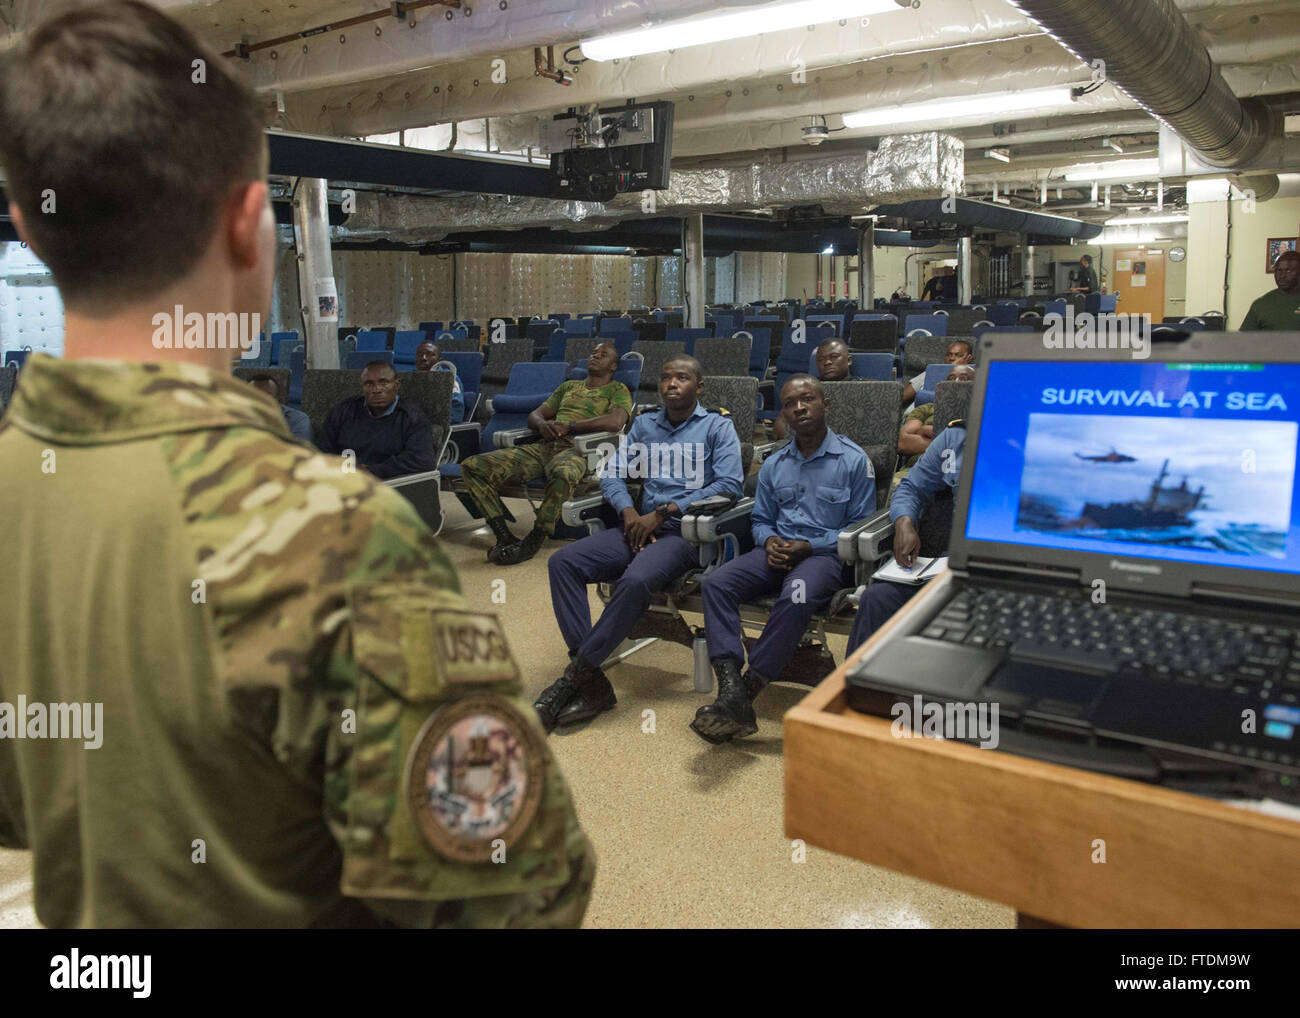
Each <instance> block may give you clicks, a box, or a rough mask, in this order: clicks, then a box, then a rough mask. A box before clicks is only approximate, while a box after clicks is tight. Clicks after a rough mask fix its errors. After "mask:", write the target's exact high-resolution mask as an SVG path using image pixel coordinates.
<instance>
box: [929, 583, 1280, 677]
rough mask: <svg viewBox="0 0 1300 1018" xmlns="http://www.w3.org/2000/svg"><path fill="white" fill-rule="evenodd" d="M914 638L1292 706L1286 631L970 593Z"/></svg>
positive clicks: (1052, 599) (1055, 597)
mask: <svg viewBox="0 0 1300 1018" xmlns="http://www.w3.org/2000/svg"><path fill="white" fill-rule="evenodd" d="M921 635H922V636H924V637H929V638H930V639H935V640H944V641H947V642H950V643H960V644H964V645H966V646H970V647H988V648H992V649H1006V650H1007V651H1008V652H1009V653H1010V654H1011V656H1012V657H1013V658H1016V657H1023V658H1025V659H1028V660H1041V661H1044V662H1050V663H1052V664H1055V665H1058V666H1060V667H1069V666H1070V665H1071V664H1077V665H1078V666H1079V667H1082V668H1085V669H1087V670H1092V671H1102V672H1115V673H1119V674H1125V673H1127V674H1139V675H1145V676H1147V677H1148V678H1154V679H1168V680H1170V681H1173V682H1183V683H1192V684H1196V685H1203V686H1207V687H1210V688H1213V689H1231V690H1233V691H1234V692H1237V693H1241V694H1252V693H1253V694H1255V695H1258V696H1262V697H1263V698H1264V699H1272V700H1276V701H1279V702H1284V703H1300V631H1297V630H1295V629H1288V628H1285V627H1279V626H1266V625H1257V624H1251V623H1246V622H1238V621H1233V620H1230V619H1216V618H1210V617H1207V616H1203V615H1190V614H1182V613H1178V612H1163V611H1157V610H1152V609H1146V608H1140V607H1130V606H1124V605H1115V604H1110V605H1098V604H1093V603H1092V601H1091V600H1090V599H1089V598H1088V597H1087V596H1086V595H1084V594H1080V595H1073V596H1066V595H1065V594H1045V593H1044V594H1038V593H1025V592H1021V591H1013V590H1002V589H997V588H984V589H979V588H975V589H967V590H963V591H959V592H958V594H957V596H956V597H954V598H953V600H951V601H950V602H948V604H947V605H946V606H945V607H944V609H943V611H942V612H941V613H940V614H939V615H938V616H937V617H936V618H935V619H934V620H933V621H932V622H931V623H930V625H929V626H927V627H926V628H925V629H924V630H923V631H922V633H921Z"/></svg>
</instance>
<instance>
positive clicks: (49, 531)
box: [0, 2, 594, 928]
mask: <svg viewBox="0 0 1300 1018" xmlns="http://www.w3.org/2000/svg"><path fill="white" fill-rule="evenodd" d="M196 55H198V56H201V57H202V58H203V59H204V60H206V81H205V82H204V83H203V85H202V86H201V87H196V86H195V85H194V84H193V83H192V81H191V74H192V66H191V61H193V60H194V59H195V57H196ZM11 58H12V61H11V64H10V65H9V66H8V67H7V68H6V71H7V73H6V80H5V81H3V82H2V83H0V85H2V87H0V121H2V122H3V123H4V124H5V126H6V130H5V132H4V135H3V137H0V164H3V166H4V169H5V171H6V175H7V178H8V187H9V189H10V195H11V196H12V199H13V205H11V209H12V210H13V213H14V219H15V223H16V225H17V228H18V230H19V231H20V233H21V234H22V236H23V237H24V239H26V240H27V241H28V242H29V243H30V244H31V245H32V246H33V248H35V249H36V250H37V251H38V252H39V253H40V255H41V256H42V258H44V260H45V261H46V262H47V264H49V265H50V268H51V270H52V272H53V274H54V278H55V281H56V282H57V283H58V285H59V288H60V291H61V294H62V297H63V300H64V304H65V309H66V323H67V324H66V351H65V352H66V359H64V360H55V359H53V358H50V357H45V356H36V357H33V358H32V359H31V361H30V362H29V363H28V365H27V367H26V370H25V371H24V373H23V378H22V382H21V384H20V386H19V388H18V390H17V392H16V393H15V396H14V400H13V403H12V405H11V406H10V408H9V412H8V415H7V416H6V417H5V418H4V420H3V423H2V424H0V476H3V477H4V479H5V482H4V484H3V485H0V515H2V516H3V518H4V520H5V523H6V527H7V529H8V532H9V535H10V539H11V541H12V545H11V555H10V558H9V562H8V565H9V572H8V574H7V577H6V582H5V584H4V585H3V586H0V845H3V846H5V847H10V848H22V849H30V850H31V851H32V853H33V855H34V857H35V859H34V862H35V865H34V873H35V899H36V912H37V915H38V916H39V917H40V919H41V920H42V922H44V923H45V924H46V925H49V926H68V927H73V926H75V927H93V926H110V927H123V926H149V927H170V926H223V927H232V926H242V927H301V926H385V925H400V926H414V927H424V928H428V927H434V926H575V925H577V924H578V923H579V922H580V921H581V919H582V916H583V913H584V911H585V908H586V902H587V900H588V897H589V894H590V888H591V882H592V876H593V872H594V856H593V854H592V851H591V848H590V845H589V844H588V842H587V839H586V837H585V836H584V835H583V832H582V829H581V828H580V827H579V825H578V823H577V819H576V817H575V815H574V811H573V806H572V803H571V801H570V799H569V794H568V790H567V788H566V785H565V782H564V778H563V776H562V775H561V773H560V771H559V769H558V767H557V766H556V765H555V762H554V760H553V759H552V758H551V757H550V755H549V753H548V752H547V748H546V743H545V738H544V736H543V734H542V731H541V729H540V727H539V726H538V724H537V720H536V717H535V716H534V715H533V712H532V711H531V709H530V708H529V706H528V704H527V702H526V701H524V700H521V699H520V698H519V696H518V692H519V688H520V683H519V675H518V670H517V668H516V667H515V664H514V661H513V660H512V658H511V656H510V652H509V649H508V648H507V647H506V644H505V641H504V637H503V635H502V633H501V629H500V625H499V623H498V622H497V620H496V618H495V617H494V616H490V615H481V614H477V613H472V612H468V611H466V606H465V603H464V600H463V599H462V597H461V596H460V593H459V589H458V584H457V580H456V576H455V574H454V573H453V571H452V569H451V567H450V565H449V564H448V562H447V559H446V557H445V556H444V555H443V553H442V551H441V549H440V547H439V546H438V543H437V541H436V540H435V539H434V538H433V536H432V535H431V534H430V533H429V531H428V529H427V528H426V527H425V526H424V525H423V524H422V523H421V522H420V520H419V519H418V517H417V516H416V515H415V513H414V511H413V510H412V509H411V508H410V507H409V506H408V505H407V503H406V502H405V500H403V499H402V498H401V497H400V496H399V495H397V494H396V493H395V492H393V491H391V490H390V489H388V488H386V487H384V486H383V485H381V484H379V483H378V482H376V481H375V480H374V479H373V478H371V477H368V476H367V475H365V474H363V473H358V472H352V471H349V470H348V469H347V468H346V466H345V462H344V461H343V460H340V459H338V458H336V457H332V456H325V455H322V454H319V453H317V452H315V451H314V450H312V449H309V448H307V447H305V446H303V445H301V444H298V443H294V442H291V441H290V440H289V432H288V430H287V429H286V427H285V424H284V420H283V418H282V416H281V414H280V411H279V408H278V407H277V406H276V404H275V403H274V401H273V400H271V399H270V398H269V397H267V396H265V395H264V394H261V393H259V392H257V391H255V390H254V389H252V388H251V387H249V386H246V385H244V384H243V383H241V382H239V381H237V380H236V379H234V378H233V377H231V376H230V374H229V371H228V364H229V359H230V356H231V354H230V352H229V350H228V349H227V350H222V349H212V348H211V347H210V346H209V347H206V348H185V349H176V350H171V349H168V350H159V349H156V348H155V343H154V342H151V338H152V339H155V340H156V338H157V336H156V334H155V336H153V337H151V334H150V333H151V326H150V321H151V315H153V314H154V313H155V312H154V309H155V306H157V309H158V313H166V314H170V313H171V310H172V307H173V306H174V305H175V304H181V305H183V306H186V307H190V308H194V309H195V310H200V309H201V310H202V311H209V310H217V309H222V310H230V309H234V310H235V311H237V312H239V313H251V312H252V311H253V310H254V309H260V308H264V307H265V306H266V305H267V304H268V303H269V297H270V287H271V282H272V276H273V271H274V270H273V262H274V250H275V247H274V219H273V217H272V215H271V211H270V207H269V204H268V201H267V188H266V184H265V182H264V180H263V178H264V176H265V173H266V150H265V142H264V140H263V137H262V129H261V124H260V121H259V118H258V116H257V114H256V107H255V105H254V102H253V99H252V96H251V94H250V93H249V92H248V91H247V90H246V89H245V88H244V86H242V85H240V84H239V83H237V82H236V81H235V79H234V78H232V77H231V76H230V75H229V73H228V72H227V71H226V70H225V65H224V63H223V62H222V61H221V59H220V58H219V57H217V56H216V55H214V54H212V53H210V52H209V51H208V50H206V49H205V48H203V47H202V46H201V45H200V44H199V43H197V41H196V40H195V39H194V38H193V37H192V36H191V35H190V34H189V33H188V32H187V31H185V30H184V29H182V28H180V27H179V26H177V25H176V24H174V23H173V22H171V21H170V20H168V19H167V18H165V17H164V16H163V15H161V14H159V13H158V12H157V11H155V10H154V9H152V8H150V7H147V6H145V5H143V4H138V3H131V2H124V3H109V4H105V5H103V6H101V7H96V8H93V9H89V10H83V11H80V12H76V13H73V14H70V15H68V16H65V17H62V18H58V19H55V20H53V21H50V22H47V23H46V24H45V25H43V26H41V27H39V28H37V29H36V30H35V31H33V33H32V34H31V35H29V36H28V37H27V39H26V40H25V41H24V42H23V43H21V44H20V46H19V47H18V48H17V50H16V51H15V52H13V53H11ZM157 109H165V110H167V111H168V116H167V117H166V118H158V117H156V116H154V115H153V112H152V111H154V110H157ZM213 137H220V138H222V139H223V144H222V145H221V146H219V147H218V148H216V149H214V148H213V147H212V146H211V145H202V144H199V145H195V144H193V142H194V141H195V139H196V138H197V139H204V138H213ZM109 153H111V154H112V158H109ZM73 155H76V156H77V157H78V158H75V159H74V158H72V156H73ZM46 187H53V188H56V190H57V193H58V195H59V211H58V214H57V215H49V216H43V215H42V214H41V212H40V211H39V209H40V201H41V198H40V192H41V189H43V188H46ZM154 203H157V208H167V209H184V210H185V215H184V217H182V218H180V219H178V218H177V217H176V216H172V217H171V218H170V219H169V221H168V224H167V228H166V229H157V228H156V223H157V222H158V219H157V217H156V215H150V213H151V212H156V209H155V208H154ZM90 208H93V209H95V210H96V214H97V215H96V218H95V219H93V220H91V221H90V225H87V220H86V219H85V218H83V215H82V214H83V213H84V212H85V211H86V210H87V209H90ZM142 224H145V225H147V229H146V228H145V226H144V225H142ZM110 251H111V253H112V254H113V255H114V257H111V258H110V257H108V255H109V253H110ZM92 315H93V317H92ZM155 321H156V318H155ZM254 334H255V332H254ZM15 703H17V704H18V705H19V708H20V709H19V710H17V711H15V710H14V709H13V706H12V705H14V704H15ZM24 704H31V705H33V706H32V707H30V708H27V709H26V710H23V709H21V708H22V707H23V705H24ZM41 705H51V709H50V710H49V715H48V716H49V717H50V718H53V717H54V716H55V713H54V709H55V708H57V707H58V705H71V706H72V708H76V707H78V706H84V707H85V710H84V711H77V710H75V709H74V710H72V712H71V714H70V717H71V719H72V720H73V722H75V720H76V719H78V718H84V719H86V720H85V721H84V722H83V724H82V725H77V724H75V723H73V724H71V727H70V728H69V727H67V725H66V724H65V728H64V731H63V733H62V734H64V735H65V736H66V735H68V734H69V733H70V734H71V735H72V736H73V737H72V738H67V737H64V738H56V737H53V736H55V735H57V734H59V733H56V732H54V731H52V730H47V728H46V724H45V719H46V713H45V711H46V708H44V707H42V706H41ZM91 707H95V708H96V711H97V712H100V713H98V714H96V713H95V712H92V711H91V710H90V708H91ZM6 708H7V709H6ZM37 708H40V710H37ZM92 716H97V717H98V720H97V721H96V723H95V728H96V731H95V732H94V733H90V732H88V731H85V730H81V729H84V726H85V725H87V724H89V719H90V718H91V717H92ZM64 720H65V722H67V720H68V719H67V717H65V719H64ZM38 722H39V724H38ZM92 736H93V737H92ZM86 754H90V756H89V758H88V757H87V756H86Z"/></svg>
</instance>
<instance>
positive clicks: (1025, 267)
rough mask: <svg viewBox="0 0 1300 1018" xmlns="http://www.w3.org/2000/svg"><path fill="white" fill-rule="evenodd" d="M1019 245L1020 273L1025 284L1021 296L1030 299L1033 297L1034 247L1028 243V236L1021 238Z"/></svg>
mask: <svg viewBox="0 0 1300 1018" xmlns="http://www.w3.org/2000/svg"><path fill="white" fill-rule="evenodd" d="M1020 244H1021V251H1022V252H1023V254H1022V257H1021V259H1020V272H1021V277H1022V278H1023V279H1024V284H1025V285H1024V294H1023V296H1025V297H1032V296H1033V295H1034V245H1033V244H1031V243H1029V237H1028V236H1022V237H1021V238H1020Z"/></svg>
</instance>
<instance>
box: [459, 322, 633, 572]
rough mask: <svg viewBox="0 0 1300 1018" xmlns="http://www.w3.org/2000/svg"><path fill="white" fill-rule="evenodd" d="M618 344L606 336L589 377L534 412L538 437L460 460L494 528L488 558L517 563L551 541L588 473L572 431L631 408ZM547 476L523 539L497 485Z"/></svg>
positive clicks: (564, 387)
mask: <svg viewBox="0 0 1300 1018" xmlns="http://www.w3.org/2000/svg"><path fill="white" fill-rule="evenodd" d="M617 367H618V351H617V350H616V349H614V344H613V343H601V344H600V345H599V346H598V347H596V349H595V350H593V351H592V353H591V358H590V359H589V360H588V362H587V377H586V378H585V379H569V380H568V381H566V382H563V383H561V385H560V387H559V388H558V389H556V390H555V391H554V392H553V393H551V395H550V398H549V399H547V400H546V402H545V403H543V404H542V405H541V406H539V407H538V408H537V409H536V410H534V411H533V412H532V413H531V414H529V415H528V426H529V427H530V428H532V429H533V430H534V431H536V432H537V433H538V434H539V435H541V436H542V440H541V441H540V442H534V443H531V444H529V445H516V446H514V447H512V448H510V449H498V450H496V451H495V452H486V453H480V454H479V455H478V456H471V457H470V458H469V459H467V460H466V461H465V462H464V463H462V464H461V468H460V474H461V477H462V478H464V481H465V492H466V494H467V495H469V497H470V499H471V500H472V501H473V502H474V504H475V505H476V506H478V510H479V512H481V513H482V514H483V516H484V517H485V518H486V519H487V524H488V526H489V527H491V528H492V533H494V534H495V535H496V539H497V543H496V544H495V545H494V546H493V547H492V548H491V549H489V551H488V561H489V562H499V563H501V564H502V565H508V566H509V565H517V564H518V563H520V562H526V561H527V560H528V559H530V558H532V557H533V556H534V555H536V554H537V552H538V551H539V550H540V549H541V547H542V545H543V544H545V543H546V539H547V538H548V537H550V536H551V533H552V531H554V530H555V523H556V521H557V520H558V519H559V518H560V508H561V507H562V506H563V505H564V503H565V502H567V501H568V500H569V499H571V498H572V497H573V493H574V491H576V490H577V488H578V484H579V483H580V482H581V481H582V479H583V477H585V476H586V474H587V457H586V455H585V454H584V453H581V452H579V451H578V450H577V449H575V448H574V447H573V440H572V439H571V438H569V436H570V435H582V434H587V433H590V432H593V431H615V432H617V431H622V430H623V425H625V424H626V423H627V420H628V417H629V416H631V414H632V394H631V393H629V392H628V391H627V386H626V385H624V384H623V383H622V382H616V381H614V369H615V368H617ZM540 474H545V475H546V493H545V495H544V496H543V497H542V504H541V505H540V506H539V507H538V509H537V516H536V518H535V519H534V520H533V529H532V530H531V531H529V533H528V535H527V536H526V537H524V538H523V539H522V540H520V539H519V538H517V537H515V535H514V534H513V533H512V532H511V530H510V527H509V525H508V524H507V523H506V509H505V506H504V505H503V504H502V503H501V496H500V494H498V492H499V491H500V490H501V488H503V487H504V486H505V485H507V484H510V483H512V482H513V483H516V484H522V483H524V482H526V481H529V480H531V479H532V478H534V477H537V476H538V475H540Z"/></svg>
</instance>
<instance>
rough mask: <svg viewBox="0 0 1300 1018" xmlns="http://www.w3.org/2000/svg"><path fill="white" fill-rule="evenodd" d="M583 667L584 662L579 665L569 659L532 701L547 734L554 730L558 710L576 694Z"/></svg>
mask: <svg viewBox="0 0 1300 1018" xmlns="http://www.w3.org/2000/svg"><path fill="white" fill-rule="evenodd" d="M583 667H585V663H583V664H582V665H580V664H579V663H578V661H577V660H576V659H570V661H569V666H568V667H567V668H565V669H564V674H563V675H561V676H560V677H559V678H558V679H556V680H555V681H554V682H552V683H551V684H550V685H549V686H547V687H546V688H545V689H543V690H542V691H541V693H539V694H538V696H537V699H536V700H534V701H533V709H534V710H535V711H537V716H538V718H540V719H541V722H542V727H543V728H545V729H546V731H547V734H550V733H551V732H553V731H555V719H556V718H558V717H559V715H560V711H562V710H564V708H565V707H566V706H568V704H569V701H570V700H572V699H573V698H574V697H575V696H577V695H578V686H579V685H580V684H581V683H580V679H579V675H580V673H581V671H582V668H583Z"/></svg>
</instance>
